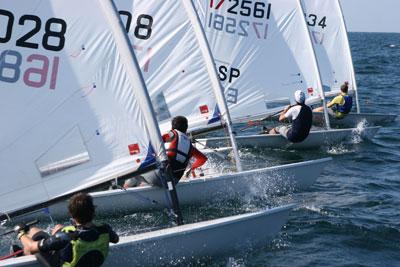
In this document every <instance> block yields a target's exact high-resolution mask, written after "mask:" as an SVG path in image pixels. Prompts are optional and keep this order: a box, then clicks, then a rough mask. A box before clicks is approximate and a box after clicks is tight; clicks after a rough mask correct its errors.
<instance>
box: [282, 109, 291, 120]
mask: <svg viewBox="0 0 400 267" xmlns="http://www.w3.org/2000/svg"><path fill="white" fill-rule="evenodd" d="M290 108H291V106H287V107H286V108H285V109H284V110H283V111H282V112H281V114H280V115H279V121H280V122H284V121H285V120H286V119H288V118H289V117H288V114H287V112H288V111H289V110H290Z"/></svg>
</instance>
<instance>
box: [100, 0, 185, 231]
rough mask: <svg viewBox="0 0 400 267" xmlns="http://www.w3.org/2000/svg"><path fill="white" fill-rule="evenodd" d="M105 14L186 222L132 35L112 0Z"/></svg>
mask: <svg viewBox="0 0 400 267" xmlns="http://www.w3.org/2000/svg"><path fill="white" fill-rule="evenodd" d="M100 3H101V6H102V8H103V12H104V14H105V15H106V16H107V19H108V21H109V23H110V25H111V27H112V28H113V34H114V38H115V41H116V44H117V47H118V50H119V52H120V54H121V58H122V60H123V61H124V64H125V67H126V71H127V75H128V77H129V79H130V80H131V82H132V84H135V85H136V87H135V88H134V94H135V96H136V98H137V99H138V103H139V105H140V109H141V111H142V112H143V113H144V117H145V118H146V120H145V121H146V127H147V129H148V131H149V135H150V142H151V144H152V145H153V146H154V148H155V151H156V153H157V160H158V163H159V165H160V171H161V173H162V176H163V177H165V179H166V184H165V186H166V189H167V190H168V192H169V197H170V201H171V202H172V208H173V211H174V213H175V215H176V222H177V224H178V225H181V224H183V219H182V214H181V211H180V207H179V200H178V196H177V192H176V188H175V184H174V182H173V179H172V173H171V171H170V170H169V169H167V164H168V157H167V154H166V151H165V148H164V142H163V140H162V138H161V133H160V129H159V128H158V123H157V120H156V116H155V112H154V109H153V106H152V103H151V100H150V97H149V95H148V92H147V89H146V85H145V82H144V80H143V76H142V75H141V74H140V73H141V70H140V68H139V64H138V62H137V60H136V57H135V54H134V51H133V47H132V46H130V45H129V44H130V41H129V37H128V36H127V34H126V31H125V27H124V26H123V24H122V22H121V19H120V16H119V14H118V10H117V8H116V6H115V3H114V1H113V0H100Z"/></svg>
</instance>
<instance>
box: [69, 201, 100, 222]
mask: <svg viewBox="0 0 400 267" xmlns="http://www.w3.org/2000/svg"><path fill="white" fill-rule="evenodd" d="M94 210H95V206H94V205H93V199H92V197H91V196H90V195H88V194H86V193H77V194H75V195H73V196H72V197H71V198H70V200H69V204H68V211H69V213H70V214H71V217H72V219H74V220H75V222H76V223H78V224H86V223H89V222H91V221H92V220H93V217H94Z"/></svg>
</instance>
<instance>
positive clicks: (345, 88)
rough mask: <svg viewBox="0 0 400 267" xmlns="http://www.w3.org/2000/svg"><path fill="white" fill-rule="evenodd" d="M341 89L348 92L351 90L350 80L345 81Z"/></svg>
mask: <svg viewBox="0 0 400 267" xmlns="http://www.w3.org/2000/svg"><path fill="white" fill-rule="evenodd" d="M340 91H342V92H343V93H345V94H347V92H348V91H349V82H345V83H344V84H343V85H342V86H340Z"/></svg>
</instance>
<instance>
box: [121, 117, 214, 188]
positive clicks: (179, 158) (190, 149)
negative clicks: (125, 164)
mask: <svg viewBox="0 0 400 267" xmlns="http://www.w3.org/2000/svg"><path fill="white" fill-rule="evenodd" d="M187 128H188V120H187V119H186V118H185V117H183V116H177V117H175V118H173V119H172V129H171V130H170V131H169V132H168V133H166V134H164V135H163V136H162V138H163V140H164V142H165V143H169V147H168V149H167V155H168V159H169V164H170V167H171V169H172V173H173V175H174V180H175V184H177V183H178V182H179V180H180V179H181V178H182V176H183V174H184V173H185V170H186V168H187V166H188V165H189V162H190V160H191V159H192V158H194V159H195V161H194V162H193V163H192V165H191V167H190V170H189V172H188V173H191V174H192V176H193V177H196V173H195V169H197V168H199V167H201V166H202V165H203V164H204V163H205V162H206V161H207V157H206V156H205V155H204V154H203V153H201V152H200V151H199V150H197V148H195V147H194V146H193V145H192V142H191V141H190V138H189V137H188V136H187V135H186V131H187ZM141 182H146V183H148V184H151V185H157V186H161V185H162V184H161V179H160V175H159V171H158V170H156V171H152V172H149V173H146V174H143V175H141V176H140V177H136V178H131V179H128V180H126V181H125V184H124V187H125V188H128V187H133V186H137V185H138V184H140V183H141Z"/></svg>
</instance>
